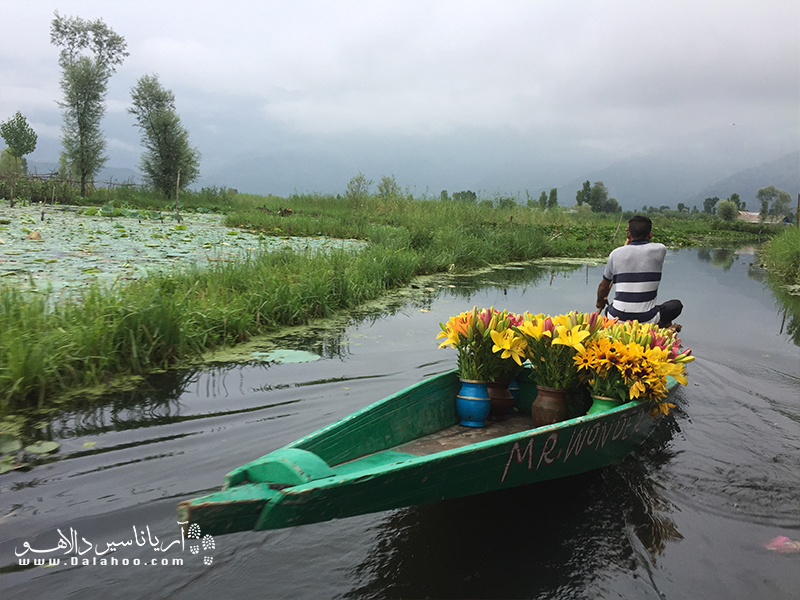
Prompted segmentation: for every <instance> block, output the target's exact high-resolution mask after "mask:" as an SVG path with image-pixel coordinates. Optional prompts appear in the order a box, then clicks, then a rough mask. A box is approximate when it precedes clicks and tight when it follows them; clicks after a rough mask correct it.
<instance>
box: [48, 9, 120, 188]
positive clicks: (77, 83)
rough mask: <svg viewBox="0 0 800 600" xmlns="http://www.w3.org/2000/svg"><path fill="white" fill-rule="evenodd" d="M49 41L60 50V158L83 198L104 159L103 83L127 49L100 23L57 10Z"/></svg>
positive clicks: (117, 37) (105, 91) (105, 82)
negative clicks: (61, 125) (62, 151)
mask: <svg viewBox="0 0 800 600" xmlns="http://www.w3.org/2000/svg"><path fill="white" fill-rule="evenodd" d="M50 43H51V44H53V45H54V46H58V47H60V48H61V53H60V54H59V58H58V64H59V66H60V67H61V91H62V92H63V94H64V99H63V101H62V102H60V103H59V105H60V106H61V109H62V113H63V116H64V125H63V127H62V138H61V141H62V144H63V146H64V158H65V161H66V164H67V166H68V167H69V171H70V173H72V174H73V175H75V176H76V177H79V178H80V182H81V195H82V196H85V195H86V182H87V180H89V179H90V178H94V176H95V174H96V173H97V171H99V170H100V168H101V167H102V166H103V164H104V163H105V162H106V160H108V157H107V156H104V152H105V148H106V141H105V138H104V137H103V133H102V131H101V130H100V121H101V120H102V118H103V115H104V114H105V110H106V106H105V98H106V93H107V91H108V81H109V79H110V78H111V75H113V74H114V72H115V71H116V70H117V66H119V65H121V64H122V61H123V60H124V59H125V57H126V56H128V52H126V47H127V45H126V43H125V38H123V37H122V36H120V35H118V34H117V33H115V32H114V31H113V30H112V29H111V28H110V27H108V26H107V25H106V24H105V23H103V21H102V20H101V19H96V20H94V21H86V20H84V19H81V18H79V17H62V16H61V15H59V14H58V11H56V12H55V18H54V19H53V21H52V23H51V25H50Z"/></svg>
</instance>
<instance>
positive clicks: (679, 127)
mask: <svg viewBox="0 0 800 600" xmlns="http://www.w3.org/2000/svg"><path fill="white" fill-rule="evenodd" d="M55 10H58V11H59V13H60V14H62V15H66V16H79V17H82V18H84V19H89V20H93V19H96V18H101V19H103V20H104V21H105V23H106V24H107V25H109V26H110V27H111V28H113V29H114V30H115V31H116V32H117V33H118V34H120V35H122V36H124V38H125V40H126V41H127V44H128V51H129V52H130V56H129V57H128V58H127V59H126V60H125V62H124V63H123V64H122V66H121V67H120V68H119V69H118V71H117V73H116V74H115V75H114V77H113V78H112V79H111V82H110V86H109V94H108V101H107V105H108V107H107V113H106V117H105V119H104V122H103V129H104V131H105V132H106V136H107V138H108V154H109V156H110V160H109V162H108V163H107V166H111V167H131V168H134V167H135V166H136V164H137V163H138V160H139V154H140V152H141V147H140V146H139V135H138V131H137V130H136V129H135V128H134V127H133V123H134V121H133V117H132V116H131V115H128V114H127V113H126V112H125V109H126V107H127V106H128V105H129V104H130V88H131V87H132V86H133V85H135V83H136V80H137V79H138V78H139V77H140V76H142V75H144V74H150V73H155V74H157V75H158V76H159V78H160V80H161V83H162V84H163V85H164V86H165V87H167V88H169V89H171V90H172V91H173V92H174V93H175V96H176V104H177V109H178V113H179V114H180V116H181V119H182V121H183V123H184V125H185V126H186V127H187V128H188V129H189V132H190V138H191V141H192V143H193V144H194V145H196V146H197V147H198V149H199V150H200V152H201V153H202V156H203V161H202V164H201V171H202V173H203V176H204V177H203V180H202V183H203V184H204V185H211V184H216V185H233V186H236V185H238V186H239V187H244V188H247V187H251V188H256V187H260V188H261V189H243V190H242V191H249V192H256V193H267V192H273V193H278V194H287V193H290V192H291V191H292V189H296V190H299V191H324V192H329V191H330V192H339V191H342V190H343V189H344V187H345V185H346V183H347V180H348V179H349V178H350V176H352V175H354V174H355V173H356V172H357V171H363V172H364V173H365V174H366V175H367V176H368V177H370V178H372V179H374V180H376V181H377V180H378V179H379V178H380V176H381V175H388V174H394V175H395V176H396V177H397V180H398V182H399V183H400V184H401V185H403V186H409V187H412V188H414V189H415V190H416V191H417V192H424V191H425V189H426V188H429V189H430V191H431V192H432V193H433V192H435V193H436V195H438V191H439V190H441V189H443V188H445V189H450V190H451V191H455V190H457V189H467V188H472V189H475V188H484V189H489V190H490V191H492V190H496V189H505V190H507V191H515V190H518V189H521V188H527V187H530V188H531V189H532V190H533V189H537V190H538V189H539V188H547V187H549V186H555V185H560V184H561V183H563V182H564V181H566V180H569V179H572V178H575V177H583V175H582V174H583V173H588V172H590V171H592V170H595V169H602V168H604V167H606V166H608V165H610V164H612V163H614V162H616V161H619V160H625V159H629V158H631V157H660V156H670V157H673V158H675V159H680V160H686V161H694V162H696V161H701V162H702V161H708V163H709V165H710V167H709V168H711V166H712V165H713V168H716V169H717V170H718V171H720V172H724V171H726V170H727V171H730V172H733V171H735V170H737V169H741V168H744V167H748V166H754V165H756V164H760V163H762V162H765V161H769V160H774V159H776V158H779V157H781V156H783V155H785V154H787V153H789V152H792V151H795V150H797V149H798V147H799V146H800V2H797V1H796V0H758V1H757V2H756V1H742V0H719V1H702V0H690V1H683V0H677V1H676V0H671V1H669V2H664V1H659V2H655V1H647V0H631V1H623V0H620V1H613V2H612V1H609V2H604V1H600V0H591V1H586V2H580V1H560V0H559V1H556V0H549V1H537V2H533V1H528V2H523V1H515V2H502V1H498V0H492V1H487V2H469V1H458V2H441V1H436V0H425V1H422V2H411V1H398V2H388V1H380V0H371V1H365V2H356V1H338V2H337V1H330V0H329V1H323V2H304V1H270V2H266V1H258V2H257V1H248V2H242V1H235V0H233V1H231V0H228V1H225V2H203V1H198V0H191V1H182V0H181V1H170V0H158V1H156V2H151V1H148V0H136V1H128V0H115V1H108V0H103V1H101V0H86V1H77V0H60V1H50V0H48V1H43V0H0V21H1V22H2V32H0V120H5V119H7V118H8V117H10V116H12V115H13V114H14V113H15V112H16V111H17V110H20V111H22V113H23V114H24V115H25V116H26V117H27V118H28V121H29V122H30V123H31V125H32V126H33V127H34V129H35V130H36V132H37V133H38V135H39V145H38V147H37V150H36V151H35V153H34V154H32V155H30V156H29V161H52V162H55V161H57V159H58V155H59V152H60V142H59V138H60V134H61V131H60V130H61V115H60V112H59V109H58V106H57V104H56V102H57V101H58V100H59V99H60V97H61V92H60V89H59V77H60V71H59V68H58V64H57V59H58V48H56V47H54V46H52V45H51V44H50V23H51V21H52V19H53V13H54V11H55ZM234 165H237V167H236V168H235V167H234ZM237 168H238V169H239V171H237ZM243 169H246V170H248V171H249V174H250V177H249V178H248V177H247V176H244V175H242V171H243ZM237 172H238V173H239V175H236V173H237ZM253 172H257V173H258V174H259V175H260V177H253V176H252V175H253ZM259 182H261V183H259ZM287 182H289V183H287ZM287 186H288V189H287Z"/></svg>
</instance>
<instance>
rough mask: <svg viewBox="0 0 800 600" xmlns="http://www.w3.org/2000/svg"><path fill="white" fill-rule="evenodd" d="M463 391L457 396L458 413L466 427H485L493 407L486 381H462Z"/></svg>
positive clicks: (460, 421) (460, 420)
mask: <svg viewBox="0 0 800 600" xmlns="http://www.w3.org/2000/svg"><path fill="white" fill-rule="evenodd" d="M460 381H461V390H460V391H459V392H458V395H457V396H456V413H458V419H459V423H460V424H461V425H463V426H465V427H483V426H484V425H485V424H486V417H487V416H488V415H489V410H490V408H491V405H492V400H491V398H489V389H488V386H487V383H488V382H486V381H471V380H469V379H461V380H460Z"/></svg>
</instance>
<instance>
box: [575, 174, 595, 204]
mask: <svg viewBox="0 0 800 600" xmlns="http://www.w3.org/2000/svg"><path fill="white" fill-rule="evenodd" d="M591 198H592V184H591V183H589V181H588V180H586V181H584V182H583V188H581V189H580V190H578V193H577V194H575V201H576V202H577V203H578V206H581V205H582V204H583V203H584V202H585V203H586V204H589V200H591Z"/></svg>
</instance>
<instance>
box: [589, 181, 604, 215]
mask: <svg viewBox="0 0 800 600" xmlns="http://www.w3.org/2000/svg"><path fill="white" fill-rule="evenodd" d="M606 202H608V188H607V187H606V186H605V184H604V183H603V182H602V181H595V182H594V185H593V186H592V189H591V193H590V194H589V205H590V206H591V207H592V210H593V211H594V212H604V211H605V208H606V206H605V205H606Z"/></svg>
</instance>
